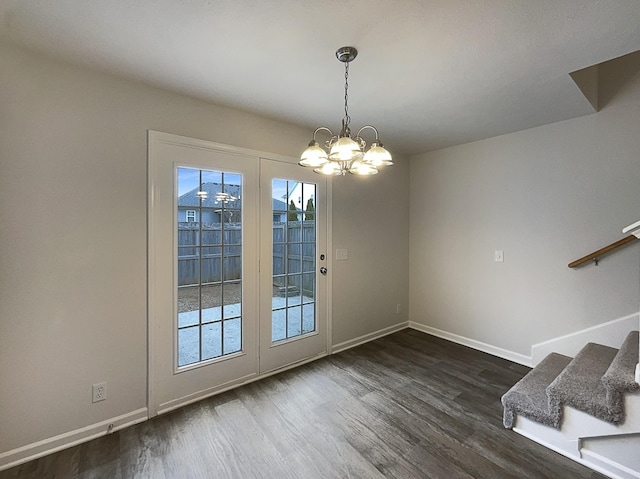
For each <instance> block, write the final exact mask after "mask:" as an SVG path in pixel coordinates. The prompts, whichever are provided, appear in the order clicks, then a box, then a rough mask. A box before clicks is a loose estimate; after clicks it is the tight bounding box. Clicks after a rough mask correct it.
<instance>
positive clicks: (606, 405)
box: [502, 331, 640, 479]
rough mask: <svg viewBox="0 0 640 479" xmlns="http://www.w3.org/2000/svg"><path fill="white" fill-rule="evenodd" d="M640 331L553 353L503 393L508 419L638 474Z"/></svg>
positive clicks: (607, 467)
mask: <svg viewBox="0 0 640 479" xmlns="http://www.w3.org/2000/svg"><path fill="white" fill-rule="evenodd" d="M637 363H638V331H632V332H631V333H629V335H628V336H627V338H626V339H625V341H624V342H623V344H622V346H621V347H620V349H619V350H618V349H615V348H611V347H608V346H603V345H600V344H595V343H589V344H587V345H586V346H585V347H584V348H583V349H582V350H581V351H580V352H579V353H578V354H577V355H576V356H575V357H574V358H573V359H572V358H570V357H568V356H564V355H562V354H558V353H551V354H549V355H548V356H547V357H546V358H545V359H543V360H542V361H541V362H540V364H538V365H537V366H536V367H535V368H534V369H532V370H531V371H530V372H529V373H528V374H527V375H526V376H525V377H523V378H522V379H521V380H520V381H519V382H518V383H516V384H515V385H514V386H513V387H512V388H511V389H510V390H509V391H507V393H506V394H505V395H504V396H502V404H503V406H504V418H503V422H504V426H505V427H506V428H508V429H513V430H514V431H515V432H517V433H519V434H522V435H524V436H526V437H528V438H530V439H532V440H534V441H536V442H539V443H540V444H543V445H545V446H546V447H549V448H551V449H553V450H555V451H556V452H559V453H560V454H563V455H565V456H567V457H569V458H571V459H574V460H575V461H577V462H580V463H582V464H585V465H586V466H588V467H591V468H592V469H594V470H597V471H599V472H601V473H603V474H606V475H607V476H609V477H612V478H616V479H621V478H624V479H632V478H634V479H640V391H639V389H640V385H638V383H636V382H635V377H634V374H635V368H636V364H637Z"/></svg>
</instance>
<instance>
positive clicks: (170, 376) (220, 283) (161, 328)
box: [149, 131, 328, 416]
mask: <svg viewBox="0 0 640 479" xmlns="http://www.w3.org/2000/svg"><path fill="white" fill-rule="evenodd" d="M261 156H264V155H260V154H259V153H256V152H253V151H250V150H242V149H238V148H234V147H228V146H225V145H219V144H213V143H210V142H205V141H200V140H193V139H189V138H184V137H179V136H175V135H169V134H165V133H159V132H153V131H150V132H149V414H150V416H154V415H156V414H160V413H162V412H165V411H169V410H172V409H175V408H176V407H179V406H181V405H184V404H187V403H189V402H192V401H195V400H198V399H200V398H203V397H206V396H208V395H211V394H214V393H216V392H220V391H223V390H225V389H228V388H231V387H234V386H237V385H239V384H242V383H244V382H247V381H251V380H253V379H256V378H257V377H259V375H260V374H262V373H266V372H270V371H274V370H277V369H279V368H283V367H287V366H289V365H292V364H295V363H297V362H300V361H305V360H308V359H312V358H314V357H316V356H320V355H322V354H324V353H326V351H327V348H328V344H327V337H328V336H327V309H326V302H327V287H326V277H325V275H324V274H322V273H321V272H320V270H321V268H324V265H325V264H326V262H327V261H326V252H325V248H326V224H327V217H326V210H327V209H326V199H325V198H326V186H325V181H324V179H323V178H318V176H317V175H313V176H309V174H308V173H307V171H306V170H303V169H302V168H299V167H297V166H296V165H293V164H290V163H286V162H282V161H274V160H269V159H261ZM323 271H325V273H326V269H323Z"/></svg>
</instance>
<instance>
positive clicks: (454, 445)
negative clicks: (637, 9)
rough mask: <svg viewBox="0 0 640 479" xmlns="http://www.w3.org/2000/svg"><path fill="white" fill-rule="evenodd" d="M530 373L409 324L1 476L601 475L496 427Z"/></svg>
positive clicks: (405, 478)
mask: <svg viewBox="0 0 640 479" xmlns="http://www.w3.org/2000/svg"><path fill="white" fill-rule="evenodd" d="M527 371H528V368H525V367H523V366H520V365H517V364H514V363H511V362H509V361H506V360H503V359H499V358H496V357H493V356H490V355H488V354H484V353H481V352H478V351H475V350H472V349H469V348H466V347H464V346H460V345H457V344H454V343H451V342H448V341H445V340H442V339H439V338H435V337H433V336H430V335H427V334H424V333H421V332H418V331H414V330H404V331H401V332H398V333H395V334H393V335H390V336H387V337H385V338H382V339H379V340H377V341H373V342H371V343H368V344H365V345H363V346H360V347H357V348H354V349H351V350H349V351H344V352H342V353H340V354H336V355H333V356H330V357H327V358H324V359H321V360H319V361H316V362H314V363H311V364H307V365H305V366H301V367H299V368H297V369H294V370H290V371H287V372H284V373H281V374H279V375H276V376H273V377H270V378H267V379H264V380H261V381H259V382H255V383H253V384H249V385H247V386H243V387H241V388H238V389H236V390H234V391H230V392H227V393H224V394H220V395H218V396H215V397H213V398H210V399H207V400H204V401H201V402H199V403H197V404H194V405H191V406H187V407H185V408H182V409H180V410H178V411H175V412H172V413H169V414H166V415H164V416H160V417H157V418H154V419H152V420H150V421H147V422H145V423H143V424H139V425H137V426H133V427H130V428H128V429H125V430H122V431H118V432H115V433H113V434H110V435H108V436H104V437H101V438H99V439H95V440H93V441H91V442H88V443H85V444H81V445H79V446H76V447H72V448H70V449H67V450H64V451H61V452H59V453H56V454H52V455H50V456H47V457H44V458H41V459H38V460H35V461H32V462H30V463H27V464H24V465H22V466H18V467H15V468H13V469H9V470H6V471H3V472H0V479H18V478H19V479H22V478H25V479H26V478H33V479H53V478H56V479H60V478H63V479H67V478H82V479H99V478H100V479H102V478H105V479H107V478H108V479H129V478H153V479H174V478H176V479H177V478H180V479H199V478H207V479H209V478H241V479H248V478H278V479H280V478H295V479H314V478H322V479H326V478H347V477H348V478H366V479H375V478H398V479H401V478H402V479H411V478H433V479H454V478H491V479H500V478H554V479H555V478H557V479H569V478H591V479H595V478H604V476H602V475H600V474H597V473H595V472H593V471H591V470H590V469H587V468H586V467H583V466H581V465H579V464H577V463H575V462H573V461H571V460H569V459H566V458H564V457H562V456H560V455H559V454H556V453H554V452H552V451H550V450H549V449H546V448H544V447H542V446H540V445H538V444H536V443H534V442H532V441H529V440H528V439H525V438H524V437H522V436H519V435H518V434H516V433H514V432H512V431H508V430H505V429H504V428H503V427H502V406H501V404H500V396H501V395H502V394H504V392H506V391H507V390H508V389H509V388H510V387H511V386H512V385H513V384H514V383H515V382H516V381H518V380H519V379H520V378H521V377H522V376H523V375H524V374H525V373H526V372H527Z"/></svg>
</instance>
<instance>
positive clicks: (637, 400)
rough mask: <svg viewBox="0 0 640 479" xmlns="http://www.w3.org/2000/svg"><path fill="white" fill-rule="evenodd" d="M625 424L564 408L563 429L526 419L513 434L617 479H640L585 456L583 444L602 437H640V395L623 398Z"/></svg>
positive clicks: (518, 422)
mask: <svg viewBox="0 0 640 479" xmlns="http://www.w3.org/2000/svg"><path fill="white" fill-rule="evenodd" d="M624 408H625V420H624V422H623V423H622V424H620V425H614V424H611V423H608V422H606V421H603V420H601V419H597V418H595V417H593V416H591V415H589V414H587V413H585V412H582V411H579V410H577V409H575V408H573V407H569V406H563V411H562V412H563V419H562V427H561V429H554V428H552V427H549V426H545V425H543V424H540V423H537V422H535V421H532V420H530V419H527V418H526V417H523V416H517V418H516V422H515V425H514V427H513V430H514V431H515V432H517V433H518V434H520V435H522V436H525V437H527V438H529V439H531V440H532V441H535V442H537V443H539V444H541V445H543V446H545V447H547V448H549V449H552V450H554V451H556V452H557V453H559V454H562V455H563V456H566V457H568V458H569V459H573V460H574V461H576V462H579V463H581V464H584V465H585V466H587V467H589V468H591V469H594V470H596V471H598V472H600V473H602V474H605V475H607V476H609V477H612V478H615V479H630V478H634V479H640V471H631V473H630V472H629V469H628V468H627V467H625V466H624V465H621V464H620V465H618V466H617V465H616V462H615V461H613V460H610V461H596V460H591V457H589V456H588V455H583V454H582V451H581V448H582V441H583V440H584V439H588V438H593V437H599V438H606V437H608V436H609V437H615V436H619V435H623V434H625V435H626V434H637V433H640V391H637V392H634V393H626V394H625V395H624Z"/></svg>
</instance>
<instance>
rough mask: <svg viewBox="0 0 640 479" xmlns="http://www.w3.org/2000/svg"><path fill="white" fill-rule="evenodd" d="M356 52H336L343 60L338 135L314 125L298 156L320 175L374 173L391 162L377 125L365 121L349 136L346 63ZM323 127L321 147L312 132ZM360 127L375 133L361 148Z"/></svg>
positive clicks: (349, 50) (391, 163)
mask: <svg viewBox="0 0 640 479" xmlns="http://www.w3.org/2000/svg"><path fill="white" fill-rule="evenodd" d="M357 55H358V50H356V49H355V48H354V47H342V48H339V49H338V51H337V52H336V57H337V58H338V60H340V61H341V62H343V63H344V118H343V119H342V129H341V130H340V134H339V135H334V134H333V132H332V131H331V130H330V129H329V128H327V127H326V126H321V127H319V128H316V130H315V131H314V132H313V139H312V140H311V141H310V142H309V146H308V148H307V149H306V150H304V152H303V153H302V156H301V157H300V162H299V163H298V164H299V165H300V166H306V167H307V168H313V171H315V172H316V173H320V174H323V175H331V176H335V175H345V174H346V173H347V171H348V172H349V173H352V174H354V175H375V174H377V173H378V171H379V169H380V168H381V167H383V166H387V165H393V161H392V160H391V154H390V153H389V152H388V151H387V150H386V149H385V148H384V146H383V145H382V142H381V141H380V138H379V134H378V129H377V128H376V127H374V126H371V125H365V126H363V127H362V128H360V129H359V130H358V133H357V134H356V136H355V138H351V129H350V127H349V124H350V123H351V117H350V116H349V105H348V99H349V63H350V62H351V61H352V60H353V59H354V58H355V57H356V56H357ZM323 130H324V131H327V132H329V134H330V135H331V138H330V139H329V140H327V141H326V142H325V147H326V149H327V150H328V151H329V153H328V154H327V150H325V149H324V148H322V147H321V146H320V145H319V144H318V142H317V140H316V135H317V134H318V132H319V131H323ZM364 130H373V132H374V133H375V135H376V137H375V139H374V140H373V142H372V143H371V147H370V148H369V149H368V150H367V151H366V152H365V149H366V147H367V143H366V142H365V141H364V140H363V139H362V137H361V136H360V135H361V133H362V132H363V131H364Z"/></svg>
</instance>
